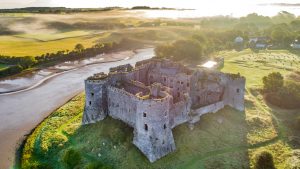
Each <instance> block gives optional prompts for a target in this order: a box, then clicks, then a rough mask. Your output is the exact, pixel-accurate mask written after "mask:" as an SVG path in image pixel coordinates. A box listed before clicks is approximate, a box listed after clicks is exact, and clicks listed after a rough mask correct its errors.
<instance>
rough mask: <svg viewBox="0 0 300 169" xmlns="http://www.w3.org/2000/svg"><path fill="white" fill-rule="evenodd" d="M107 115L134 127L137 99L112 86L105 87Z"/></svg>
mask: <svg viewBox="0 0 300 169" xmlns="http://www.w3.org/2000/svg"><path fill="white" fill-rule="evenodd" d="M107 97H108V102H107V103H108V114H109V115H110V116H111V117H112V118H114V119H119V120H122V121H123V122H125V123H126V124H128V125H129V126H131V127H135V122H136V118H135V117H136V111H137V99H136V97H135V96H134V95H132V94H130V93H128V92H126V91H124V90H122V89H118V88H115V87H112V86H109V87H107Z"/></svg>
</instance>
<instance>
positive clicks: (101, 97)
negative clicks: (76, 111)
mask: <svg viewBox="0 0 300 169" xmlns="http://www.w3.org/2000/svg"><path fill="white" fill-rule="evenodd" d="M106 78H107V75H105V74H103V73H101V74H95V75H94V76H92V77H89V78H88V79H86V80H85V107H84V113H83V118H82V123H83V124H89V123H95V122H97V121H100V120H103V119H104V118H105V117H106V116H107V94H106V82H107V79H106Z"/></svg>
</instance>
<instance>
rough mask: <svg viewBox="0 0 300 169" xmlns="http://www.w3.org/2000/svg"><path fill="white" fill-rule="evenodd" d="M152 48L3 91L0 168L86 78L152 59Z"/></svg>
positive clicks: (9, 162)
mask: <svg viewBox="0 0 300 169" xmlns="http://www.w3.org/2000/svg"><path fill="white" fill-rule="evenodd" d="M153 55H154V50H153V48H147V49H139V50H137V51H136V53H135V54H134V55H133V56H132V57H125V58H124V59H123V60H121V61H116V62H108V63H99V64H92V65H87V66H82V67H79V68H77V69H73V70H72V71H66V72H63V73H60V74H58V75H56V76H54V77H51V78H49V79H48V80H46V81H43V83H41V84H39V85H36V86H35V87H34V88H30V89H29V90H20V91H17V92H13V93H6V94H0V124H1V125H0V162H1V163H0V168H1V169H5V168H8V167H9V166H10V165H12V164H13V162H14V154H15V150H16V148H18V146H19V144H20V143H21V142H22V141H23V140H24V138H25V137H26V135H27V134H28V133H30V131H31V130H32V129H33V128H34V127H35V126H37V125H38V124H39V123H40V122H41V121H42V120H43V119H44V118H45V117H47V116H48V115H49V114H50V113H51V112H52V111H54V110H55V109H57V108H58V107H60V106H62V105H63V104H64V103H66V102H67V101H68V100H70V99H71V98H72V97H74V96H75V95H77V94H78V93H80V92H82V91H83V89H84V79H86V78H87V77H88V76H90V75H92V74H94V73H97V72H108V70H109V68H110V67H114V66H117V65H121V64H127V63H130V64H132V65H134V63H136V62H137V61H141V60H145V59H148V58H151V57H152V56H153Z"/></svg>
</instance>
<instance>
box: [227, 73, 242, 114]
mask: <svg viewBox="0 0 300 169" xmlns="http://www.w3.org/2000/svg"><path fill="white" fill-rule="evenodd" d="M245 83H246V79H245V78H244V77H241V76H240V75H234V74H229V75H227V84H226V86H225V91H224V96H223V100H224V104H225V105H229V106H231V107H233V108H235V109H237V110H239V111H244V110H245V103H244V95H245Z"/></svg>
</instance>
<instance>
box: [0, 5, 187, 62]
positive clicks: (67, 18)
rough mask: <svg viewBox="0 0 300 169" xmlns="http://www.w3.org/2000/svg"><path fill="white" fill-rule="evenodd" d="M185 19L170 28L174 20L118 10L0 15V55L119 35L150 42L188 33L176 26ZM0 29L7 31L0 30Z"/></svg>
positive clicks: (30, 52)
mask: <svg viewBox="0 0 300 169" xmlns="http://www.w3.org/2000/svg"><path fill="white" fill-rule="evenodd" d="M188 22H190V21H187V20H186V21H180V20H177V21H176V25H177V26H175V27H174V26H173V25H174V24H175V22H174V21H170V20H167V19H166V20H159V19H147V18H142V17H140V16H139V15H137V14H136V13H130V12H127V11H118V10H114V11H106V12H87V13H75V14H0V55H6V56H17V57H22V56H37V55H42V54H46V53H56V52H57V51H62V50H63V51H66V50H69V51H71V50H73V49H74V46H75V45H76V44H78V43H81V44H82V45H83V46H84V47H86V48H87V47H92V46H93V45H95V44H96V43H97V42H119V41H120V40H122V39H123V38H129V39H133V40H136V41H138V43H141V44H153V43H157V42H160V41H166V40H175V39H178V37H180V38H184V37H188V36H189V35H191V34H192V32H191V31H193V29H192V27H186V26H180V24H181V23H188ZM2 23H3V24H2ZM4 23H5V24H4ZM182 27H184V28H185V29H182ZM1 28H5V29H7V31H4V32H1Z"/></svg>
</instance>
